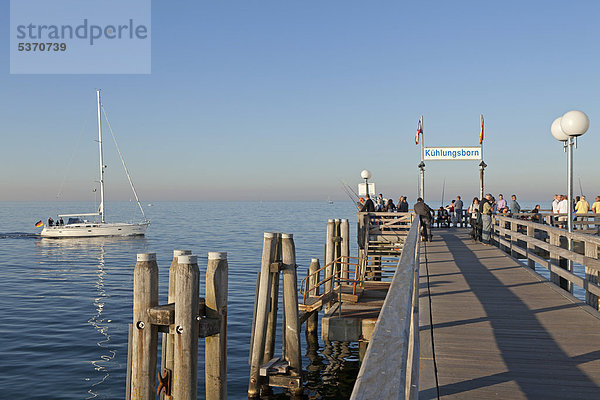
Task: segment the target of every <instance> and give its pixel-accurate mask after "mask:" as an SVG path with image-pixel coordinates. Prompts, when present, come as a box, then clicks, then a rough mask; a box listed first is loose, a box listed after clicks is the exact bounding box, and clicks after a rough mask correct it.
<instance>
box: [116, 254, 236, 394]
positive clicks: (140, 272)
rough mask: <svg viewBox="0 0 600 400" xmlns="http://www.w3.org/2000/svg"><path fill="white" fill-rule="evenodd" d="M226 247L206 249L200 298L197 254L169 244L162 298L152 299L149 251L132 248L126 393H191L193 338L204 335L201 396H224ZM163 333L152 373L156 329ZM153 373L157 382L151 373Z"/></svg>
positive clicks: (154, 272)
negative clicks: (134, 257) (203, 388)
mask: <svg viewBox="0 0 600 400" xmlns="http://www.w3.org/2000/svg"><path fill="white" fill-rule="evenodd" d="M227 277H228V264H227V253H218V252H210V253H208V266H207V272H206V295H205V296H206V298H201V297H199V280H200V271H199V268H198V258H197V256H195V255H192V254H191V251H189V250H175V251H174V252H173V261H172V263H171V267H170V269H169V293H168V304H165V305H159V304H158V264H157V262H156V254H155V253H144V254H138V256H137V263H136V266H135V269H134V281H133V323H132V324H131V325H130V337H129V349H128V351H129V354H128V371H127V372H128V374H127V391H126V392H127V393H126V397H127V399H139V400H142V399H144V400H145V399H151V398H154V396H155V393H156V395H161V396H162V398H163V399H167V400H191V399H196V398H197V383H198V338H199V337H201V338H206V341H205V354H206V360H205V364H206V366H205V371H206V376H205V380H206V396H205V398H206V399H211V400H216V399H225V398H227V374H226V372H227V351H226V348H227V341H226V332H227V287H228V278H227ZM159 331H160V332H162V333H163V341H162V355H161V371H160V372H159V373H158V374H157V371H156V364H157V347H158V346H157V342H158V332H159ZM157 377H158V385H157V382H156V378H157Z"/></svg>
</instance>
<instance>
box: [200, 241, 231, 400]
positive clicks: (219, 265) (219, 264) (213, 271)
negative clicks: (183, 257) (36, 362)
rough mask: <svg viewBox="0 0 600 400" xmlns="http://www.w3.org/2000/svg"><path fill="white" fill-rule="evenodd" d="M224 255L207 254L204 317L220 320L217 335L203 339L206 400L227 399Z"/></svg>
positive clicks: (226, 280)
mask: <svg viewBox="0 0 600 400" xmlns="http://www.w3.org/2000/svg"><path fill="white" fill-rule="evenodd" d="M228 270H229V267H228V264H227V253H220V252H209V253H208V266H207V267H206V296H205V301H206V317H207V318H218V319H220V324H219V333H218V334H216V335H212V336H208V337H206V339H205V352H204V355H205V359H204V370H205V377H206V400H220V399H226V398H227V290H228V274H229V273H228Z"/></svg>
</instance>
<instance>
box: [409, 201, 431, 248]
mask: <svg viewBox="0 0 600 400" xmlns="http://www.w3.org/2000/svg"><path fill="white" fill-rule="evenodd" d="M413 209H414V210H415V214H417V215H418V216H419V220H420V221H421V225H422V226H423V233H422V236H421V237H422V238H423V240H424V241H427V239H428V238H429V241H430V242H431V240H432V238H433V235H431V218H432V217H431V215H432V213H433V210H432V209H431V207H429V206H428V205H427V204H425V202H424V201H423V199H422V198H420V197H419V198H418V199H417V202H416V203H415V205H414V207H413Z"/></svg>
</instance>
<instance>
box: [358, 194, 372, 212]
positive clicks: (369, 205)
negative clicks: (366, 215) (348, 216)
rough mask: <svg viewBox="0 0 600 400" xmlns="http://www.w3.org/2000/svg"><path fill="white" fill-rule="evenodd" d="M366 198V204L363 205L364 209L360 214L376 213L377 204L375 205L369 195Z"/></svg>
mask: <svg viewBox="0 0 600 400" xmlns="http://www.w3.org/2000/svg"><path fill="white" fill-rule="evenodd" d="M365 198H366V199H367V200H366V201H365V204H363V206H362V208H361V209H360V212H375V204H373V200H371V196H369V194H367V195H366V196H365Z"/></svg>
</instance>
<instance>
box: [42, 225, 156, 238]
mask: <svg viewBox="0 0 600 400" xmlns="http://www.w3.org/2000/svg"><path fill="white" fill-rule="evenodd" d="M148 224H149V223H148V222H143V223H139V224H128V223H99V222H88V223H81V224H67V225H60V226H45V227H44V229H42V232H41V233H40V235H41V236H42V237H45V238H74V237H100V236H140V235H144V234H145V233H146V228H148Z"/></svg>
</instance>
